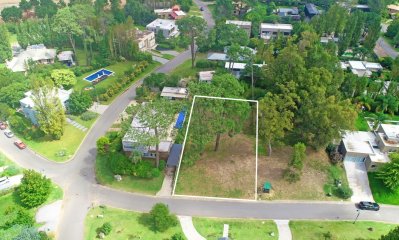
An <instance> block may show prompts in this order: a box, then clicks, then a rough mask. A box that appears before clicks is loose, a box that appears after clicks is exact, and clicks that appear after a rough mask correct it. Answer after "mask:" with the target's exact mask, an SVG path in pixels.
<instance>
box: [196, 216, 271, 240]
mask: <svg viewBox="0 0 399 240" xmlns="http://www.w3.org/2000/svg"><path fill="white" fill-rule="evenodd" d="M193 223H194V226H195V228H196V229H197V231H198V233H199V234H201V235H202V236H203V237H204V238H206V239H218V238H219V237H222V235H223V224H228V225H229V237H230V238H231V239H237V240H246V239H278V230H277V226H276V224H275V223H274V222H273V221H266V220H239V219H217V218H193ZM271 232H274V236H270V233H271Z"/></svg>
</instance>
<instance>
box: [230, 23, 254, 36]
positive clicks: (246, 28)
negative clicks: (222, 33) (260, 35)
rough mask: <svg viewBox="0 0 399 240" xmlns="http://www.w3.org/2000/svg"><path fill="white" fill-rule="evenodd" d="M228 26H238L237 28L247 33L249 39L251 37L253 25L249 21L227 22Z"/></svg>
mask: <svg viewBox="0 0 399 240" xmlns="http://www.w3.org/2000/svg"><path fill="white" fill-rule="evenodd" d="M226 24H233V25H236V26H237V27H239V28H241V29H243V30H244V31H245V32H246V33H247V35H248V37H249V36H250V35H251V28H252V23H251V22H249V21H239V20H226Z"/></svg>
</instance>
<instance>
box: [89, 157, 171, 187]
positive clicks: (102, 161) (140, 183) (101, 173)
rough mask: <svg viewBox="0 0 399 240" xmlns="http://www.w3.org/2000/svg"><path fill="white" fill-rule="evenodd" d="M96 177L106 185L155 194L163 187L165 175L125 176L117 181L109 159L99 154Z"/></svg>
mask: <svg viewBox="0 0 399 240" xmlns="http://www.w3.org/2000/svg"><path fill="white" fill-rule="evenodd" d="M96 178H97V181H98V182H99V183H100V184H103V185H105V186H109V187H112V188H117V189H121V190H124V191H129V192H140V193H145V194H151V195H155V194H156V193H157V192H158V191H159V190H160V189H161V187H162V182H163V179H164V175H163V174H161V175H160V176H159V177H157V178H153V179H144V178H138V177H134V176H123V177H122V181H120V182H118V181H115V179H114V174H113V173H112V172H111V170H110V168H109V166H108V165H107V159H106V158H105V157H103V156H100V155H97V160H96Z"/></svg>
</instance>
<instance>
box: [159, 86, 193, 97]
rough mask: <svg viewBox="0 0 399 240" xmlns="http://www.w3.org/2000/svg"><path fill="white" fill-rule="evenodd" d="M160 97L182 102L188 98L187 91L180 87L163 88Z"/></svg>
mask: <svg viewBox="0 0 399 240" xmlns="http://www.w3.org/2000/svg"><path fill="white" fill-rule="evenodd" d="M161 97H164V98H167V99H170V100H182V99H187V98H188V89H187V88H182V87H164V88H163V89H162V92H161Z"/></svg>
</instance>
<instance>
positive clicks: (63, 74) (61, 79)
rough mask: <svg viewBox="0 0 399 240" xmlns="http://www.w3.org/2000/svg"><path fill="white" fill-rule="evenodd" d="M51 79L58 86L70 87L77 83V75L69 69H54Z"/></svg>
mask: <svg viewBox="0 0 399 240" xmlns="http://www.w3.org/2000/svg"><path fill="white" fill-rule="evenodd" d="M51 80H53V82H54V84H55V86H56V87H61V86H62V87H64V88H65V89H70V88H71V87H73V85H75V83H76V76H75V74H74V73H73V72H72V70H69V69H54V70H53V71H51Z"/></svg>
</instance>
